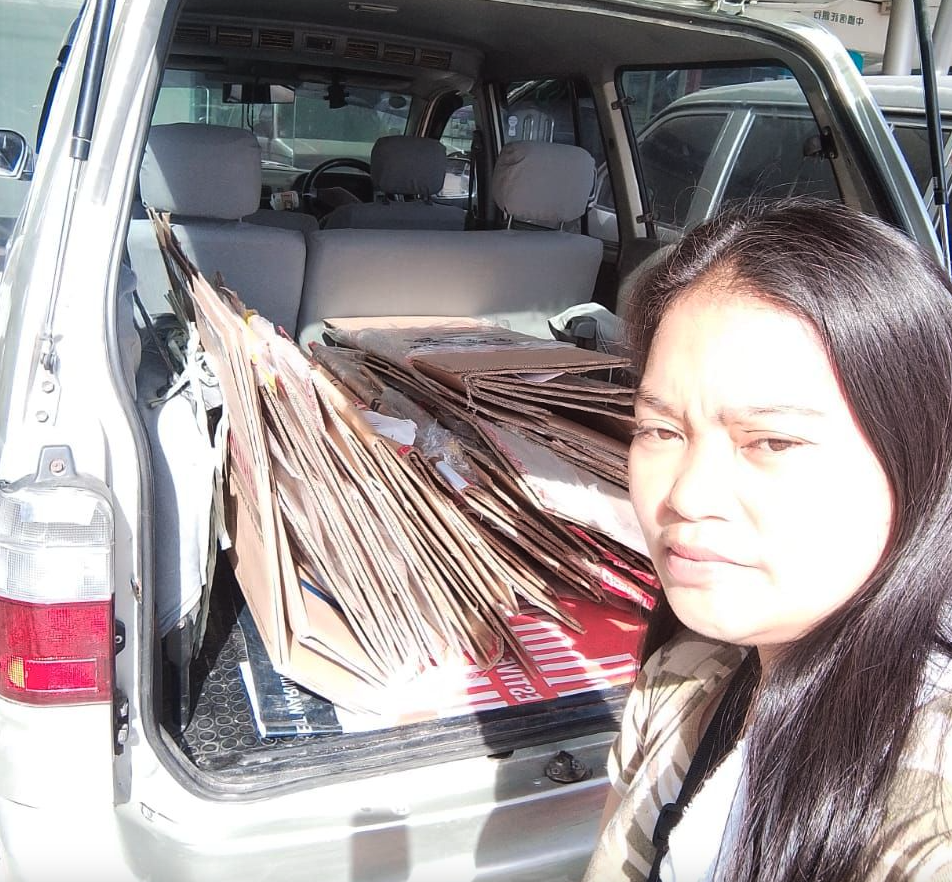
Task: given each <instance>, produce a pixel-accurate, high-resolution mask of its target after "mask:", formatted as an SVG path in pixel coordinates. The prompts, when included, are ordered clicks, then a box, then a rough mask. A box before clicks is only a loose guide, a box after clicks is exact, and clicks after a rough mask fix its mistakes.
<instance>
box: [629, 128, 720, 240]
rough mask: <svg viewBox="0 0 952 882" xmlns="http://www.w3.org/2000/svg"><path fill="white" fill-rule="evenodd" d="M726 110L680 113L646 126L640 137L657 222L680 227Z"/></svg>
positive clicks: (645, 178) (645, 172)
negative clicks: (720, 111)
mask: <svg viewBox="0 0 952 882" xmlns="http://www.w3.org/2000/svg"><path fill="white" fill-rule="evenodd" d="M726 119H727V114H726V113H709V114H705V113H701V114H696V115H695V114H683V115H675V116H670V117H667V118H666V119H663V120H661V121H660V122H659V123H658V124H657V125H656V126H653V127H649V128H648V129H647V130H646V132H645V133H644V137H643V138H642V139H641V140H640V142H639V145H638V150H639V153H640V156H641V171H642V174H643V176H644V182H645V186H646V189H647V203H648V205H650V206H651V214H652V217H653V218H654V220H655V223H656V224H661V225H663V226H665V227H670V228H672V229H673V230H679V229H683V228H684V226H685V225H686V224H687V222H688V213H689V212H690V209H691V201H692V199H693V198H694V194H695V190H696V189H697V187H698V186H699V185H700V182H701V175H702V174H703V173H704V169H705V168H706V167H707V163H708V160H709V159H710V157H711V152H712V151H713V149H714V144H715V142H716V141H717V136H718V135H719V134H720V133H721V129H722V128H723V127H724V122H725V120H726Z"/></svg>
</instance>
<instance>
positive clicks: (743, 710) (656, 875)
mask: <svg viewBox="0 0 952 882" xmlns="http://www.w3.org/2000/svg"><path fill="white" fill-rule="evenodd" d="M755 657H756V656H755V654H754V652H753V651H751V652H749V653H748V654H747V657H746V658H745V659H744V660H743V662H741V665H740V667H739V668H738V669H737V670H736V671H735V672H734V676H733V677H731V681H730V683H729V684H728V685H727V691H726V692H725V693H724V697H723V698H722V699H721V702H720V704H719V705H718V706H717V710H716V711H715V712H714V716H713V717H711V722H710V723H709V724H708V727H707V729H706V730H705V732H704V737H703V738H702V739H701V743H700V744H699V745H698V749H697V753H695V754H694V758H693V759H692V760H691V765H690V767H689V768H688V772H687V774H686V775H685V776H684V783H683V784H682V785H681V791H680V792H679V793H678V798H677V801H675V802H669V803H667V804H666V805H664V806H663V807H662V809H661V814H660V815H658V820H657V822H656V823H655V828H654V834H653V835H652V837H651V841H652V844H653V845H654V847H655V849H656V851H655V859H654V863H652V865H651V872H650V873H649V874H648V878H647V880H646V882H660V878H661V877H660V872H661V862H662V861H663V860H664V856H665V855H666V854H667V853H668V837H669V836H670V835H671V831H672V830H673V829H674V828H675V827H676V826H677V824H678V821H680V820H681V816H682V815H683V814H684V809H685V808H686V807H687V805H688V803H689V802H690V801H691V799H692V798H693V796H694V794H695V793H697V791H698V789H699V788H700V786H701V784H702V783H703V782H704V779H705V778H707V776H708V775H710V774H711V773H712V772H713V771H714V770H715V769H716V768H717V767H718V766H719V765H720V763H721V760H723V759H724V757H726V756H727V754H728V753H730V751H731V749H732V748H733V746H734V745H735V744H736V743H737V739H738V738H739V737H740V732H741V729H742V728H743V725H744V718H745V716H746V715H747V708H748V707H749V706H750V700H751V697H752V696H753V694H754V686H756V685H757V667H756V665H755V663H754V659H755Z"/></svg>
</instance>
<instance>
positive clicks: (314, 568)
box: [157, 219, 654, 719]
mask: <svg viewBox="0 0 952 882" xmlns="http://www.w3.org/2000/svg"><path fill="white" fill-rule="evenodd" d="M157 228H158V233H159V238H160V242H161V243H162V246H163V250H164V251H165V253H166V258H167V261H168V263H169V265H170V270H171V272H170V277H171V278H172V280H173V287H174V286H175V285H176V284H179V285H181V286H184V287H186V288H187V290H188V295H189V297H190V299H191V303H192V304H193V307H194V320H195V323H196V325H197V327H198V331H199V335H200V338H201V340H202V344H203V347H204V349H205V352H206V357H207V360H208V362H209V363H210V365H211V367H212V368H213V370H214V372H215V374H216V376H217V377H218V379H219V381H220V383H221V389H222V398H223V401H224V410H225V414H226V419H227V420H228V436H227V437H228V445H227V450H228V466H227V476H228V480H227V485H226V490H225V496H226V498H225V500H224V504H223V506H222V507H223V510H224V512H225V514H226V518H225V520H226V523H225V528H226V529H227V532H228V535H229V536H230V539H231V542H232V548H231V551H230V554H231V557H232V561H233V564H234V566H235V572H236V575H237V578H238V581H239V584H240V585H241V587H242V591H243V593H244V595H245V597H246V600H247V602H248V607H249V609H250V610H251V612H252V615H253V618H254V620H255V624H256V625H257V627H258V630H259V632H260V634H261V636H262V639H263V641H264V643H265V646H266V647H267V649H268V652H269V655H270V656H271V659H272V662H273V663H274V666H275V669H276V670H277V671H279V672H280V673H282V674H284V675H286V676H288V677H290V678H291V679H293V680H295V681H296V682H298V683H301V684H302V685H304V686H305V687H307V688H308V689H311V690H313V691H315V692H318V693H320V694H321V695H324V696H325V697H327V698H328V699H330V700H331V701H333V702H334V703H335V704H336V705H338V706H339V707H340V708H341V709H343V710H345V711H350V712H358V713H369V714H374V715H377V716H378V717H379V718H381V719H383V718H393V717H399V718H400V719H420V718H423V717H426V716H428V715H429V716H435V715H439V714H440V713H441V712H443V708H444V706H445V704H446V702H445V701H444V700H443V694H444V693H445V696H446V697H447V700H448V697H449V696H451V695H456V694H457V693H458V692H459V678H462V681H464V682H465V680H466V679H467V678H468V677H471V673H472V667H473V666H474V665H475V667H476V668H477V669H480V670H485V669H489V668H491V667H492V666H494V665H498V664H499V663H501V662H506V663H508V664H510V665H512V664H516V665H518V666H520V667H521V668H522V669H524V670H525V671H534V670H535V669H536V660H534V658H533V657H532V655H531V654H530V653H528V652H527V651H526V645H525V642H524V641H521V640H520V639H519V637H518V634H517V632H516V631H515V630H514V625H513V622H517V621H518V622H523V623H524V620H523V619H516V618H515V617H517V616H519V615H520V614H522V615H523V616H524V615H525V612H526V609H527V608H532V609H535V610H536V611H537V612H538V614H540V615H543V614H544V615H545V617H546V620H547V621H553V622H557V623H559V625H560V627H562V628H564V629H565V630H566V631H575V632H581V631H583V630H584V629H583V627H582V625H581V624H580V622H579V620H578V617H577V616H576V615H575V614H574V613H573V610H577V609H586V608H587V605H590V604H591V603H592V602H599V603H602V604H603V608H606V612H610V613H611V615H608V616H606V620H608V619H610V620H612V621H615V622H616V623H617V621H618V620H619V619H621V620H622V621H626V622H627V623H628V625H630V626H631V627H630V628H629V629H628V631H627V632H626V631H625V629H624V628H620V629H616V630H617V633H618V635H619V636H620V637H622V638H623V639H625V640H627V641H628V645H627V646H626V647H624V648H625V649H626V651H630V652H636V647H634V646H632V645H631V642H632V633H633V632H637V631H638V627H639V626H640V621H641V620H640V616H639V614H638V612H637V610H636V609H635V605H634V604H632V603H631V601H634V602H635V604H640V605H641V606H643V607H648V608H650V607H651V606H652V605H653V602H654V594H653V583H652V577H651V576H650V572H649V569H648V566H647V562H646V559H645V558H644V556H643V540H641V538H640V535H639V534H638V532H637V528H636V527H635V526H634V522H633V521H632V520H631V518H630V515H627V516H626V515H625V514H623V507H622V505H621V504H620V500H621V499H622V498H623V494H624V490H623V489H621V487H620V485H619V483H618V481H617V480H616V481H612V480H609V479H607V478H606V476H605V475H604V472H605V471H607V470H604V469H602V468H601V465H602V464H603V460H599V469H598V470H597V472H598V473H597V474H596V473H594V472H585V471H583V470H582V469H581V468H580V466H578V465H576V464H575V462H576V461H577V460H579V459H583V456H582V451H583V449H584V444H586V443H587V444H589V445H594V444H598V445H601V446H602V447H604V448H605V449H606V450H611V451H615V452H617V450H616V447H617V446H620V447H622V448H623V447H624V444H623V442H621V441H620V440H619V439H612V438H610V436H608V435H603V434H602V433H599V432H597V431H596V430H594V429H592V428H590V427H586V426H584V425H582V424H578V428H577V429H576V430H574V431H575V433H576V434H575V435H573V436H571V437H570V438H569V440H568V441H566V442H565V443H566V444H567V445H568V446H570V447H572V448H573V450H574V451H575V453H576V454H577V455H576V456H575V457H574V458H568V457H567V458H564V459H563V458H561V457H559V456H558V455H557V453H558V451H556V450H555V447H554V445H547V443H546V440H547V439H548V438H549V437H550V436H552V435H559V437H561V438H563V439H564V438H565V437H568V436H567V435H566V436H562V435H561V434H560V431H559V428H558V426H559V424H560V422H561V421H565V422H570V420H569V419H568V418H566V417H564V416H560V415H559V414H557V413H555V412H554V410H553V411H548V413H549V414H550V416H548V417H547V416H546V415H545V408H543V407H539V406H536V405H535V404H533V405H532V408H533V410H532V412H531V420H529V421H528V422H529V424H528V425H523V424H522V422H520V421H519V420H515V421H514V420H513V419H512V418H511V417H509V416H508V415H509V414H511V413H513V412H514V411H513V408H514V407H518V406H519V405H518V403H517V402H518V401H519V399H520V393H519V392H518V389H519V387H520V384H524V385H527V386H528V388H529V389H532V388H535V387H536V385H538V383H539V382H540V377H539V374H542V375H543V376H546V375H548V374H550V373H552V372H553V370H555V368H556V366H558V373H559V374H560V375H566V376H570V377H573V378H574V377H575V374H577V373H581V372H583V371H584V370H586V369H587V370H590V369H591V368H592V367H593V366H597V367H606V366H607V367H611V368H614V367H620V366H621V364H622V362H620V361H619V360H614V361H611V363H609V364H607V365H606V364H605V363H602V362H599V363H598V364H597V365H596V364H595V363H594V362H592V360H591V356H592V355H593V354H592V353H585V352H583V351H582V350H577V349H574V348H572V347H568V348H560V349H559V351H558V354H557V355H556V347H550V346H548V345H547V344H545V343H544V341H535V342H534V343H533V342H532V338H525V339H523V340H521V341H519V342H520V345H522V347H523V349H524V351H525V354H526V357H525V358H523V359H520V360H519V362H518V365H517V367H518V370H514V369H513V368H512V366H511V364H512V363H511V362H507V363H506V369H502V367H501V362H500V364H498V365H496V367H499V368H500V369H499V370H493V371H492V372H491V373H489V372H487V375H486V377H484V378H481V377H480V376H479V375H478V372H476V371H473V370H470V369H467V370H465V371H464V370H462V369H460V370H457V371H456V376H457V377H458V382H457V381H454V382H453V383H452V384H451V385H445V384H444V382H443V381H444V380H445V379H446V377H445V376H440V377H439V379H438V378H437V375H438V374H439V372H441V371H442V372H444V373H445V372H446V371H448V370H449V371H452V370H453V365H454V364H456V365H457V367H459V368H462V367H464V366H463V365H462V364H460V363H458V362H454V361H453V359H452V358H448V356H451V355H452V354H453V347H454V346H457V344H458V340H450V341H449V342H448V343H447V342H446V340H445V339H444V341H443V343H441V344H439V345H436V346H434V347H431V351H430V352H429V355H430V356H432V358H433V360H432V361H431V363H430V364H428V365H427V370H421V369H418V365H417V363H416V361H415V360H411V361H410V362H407V360H406V359H405V358H400V357H392V356H391V357H387V354H386V353H385V352H383V351H378V352H377V353H376V354H373V355H371V354H368V353H367V352H366V351H363V350H356V349H345V348H328V347H315V349H314V351H313V352H312V357H311V358H309V357H308V356H307V355H306V354H305V353H304V352H303V351H302V350H301V349H299V348H298V347H297V346H296V345H295V344H294V343H293V342H292V341H291V340H290V339H288V338H286V337H285V336H283V335H282V334H280V333H278V332H276V331H275V330H274V328H273V327H272V326H271V325H270V324H269V323H268V322H267V321H266V320H265V319H263V318H261V317H260V316H257V315H254V314H250V313H247V312H246V310H245V309H244V307H243V305H242V304H241V303H240V301H239V300H238V298H237V297H236V296H235V295H234V294H232V293H231V292H229V291H227V289H224V288H222V287H219V288H218V289H217V290H216V289H215V288H213V287H212V286H211V285H210V284H209V283H208V282H207V281H206V280H205V279H204V278H203V277H202V276H201V275H200V274H199V273H198V272H197V271H196V270H195V268H194V267H193V266H192V265H191V264H190V263H189V262H188V260H187V258H186V257H185V255H184V254H183V253H182V252H181V250H180V249H179V247H178V245H177V243H176V242H175V240H174V238H173V237H172V236H171V233H170V231H169V229H168V226H167V225H165V224H163V223H162V222H161V219H158V223H157ZM464 323H465V322H464ZM404 326H405V327H408V325H406V323H404ZM337 327H338V330H340V326H339V325H338V326H337ZM481 327H482V330H480V331H479V333H480V334H484V333H492V334H502V335H504V336H505V335H507V334H508V333H509V332H506V331H504V330H503V329H487V328H486V327H485V326H481ZM427 333H430V334H432V335H435V336H436V337H441V336H442V337H445V335H443V334H442V332H440V330H439V329H438V328H436V327H434V326H432V325H431V326H429V329H428V331H427ZM414 336H415V337H418V336H419V334H418V332H416V331H415V332H414ZM398 338H399V334H397V335H396V337H394V338H392V340H394V341H396V342H399V339H398ZM538 343H541V344H542V345H541V347H540V348H539V352H538V353H537V354H536V355H535V356H531V355H529V350H530V349H531V348H532V347H533V346H535V345H536V344H538ZM504 345H510V344H508V343H507V344H504ZM497 346H498V343H497ZM384 348H385V347H384ZM492 351H493V350H485V353H484V354H486V355H488V354H489V353H490V352H492ZM540 353H541V356H542V357H541V358H540ZM576 353H578V354H577V355H576ZM470 354H472V353H470ZM579 356H581V358H579ZM371 360H372V361H373V362H374V365H375V367H376V369H375V370H373V369H371V368H370V367H369V365H368V362H370V361H371ZM492 363H493V362H492V359H488V360H487V364H492ZM527 376H528V379H526V377H527ZM481 380H484V381H485V382H481ZM590 382H595V383H597V382H598V381H590ZM487 383H488V385H486V384H487ZM563 385H564V386H566V387H569V386H572V387H573V388H572V389H571V391H570V394H569V395H568V396H567V397H568V398H573V399H574V401H575V402H577V404H578V406H579V407H581V406H586V407H587V405H586V403H585V402H584V395H583V394H582V393H581V392H580V391H579V390H580V389H581V388H582V387H583V386H584V385H586V381H583V382H582V383H579V384H573V383H570V382H564V381H563ZM552 388H555V387H552ZM597 388H598V390H599V391H598V393H596V394H593V396H592V398H593V400H594V401H595V402H596V404H597V408H598V412H595V413H594V414H593V415H594V417H595V418H598V419H602V418H604V419H606V420H608V421H614V422H613V423H612V425H615V424H617V423H619V422H623V421H624V414H623V413H621V414H619V413H618V411H623V410H624V405H619V404H618V403H617V402H618V401H620V400H623V398H624V395H623V393H621V392H609V391H608V390H607V389H603V388H602V386H601V385H599V386H598V387H597ZM602 393H604V394H602ZM546 395H549V392H548V390H547V392H546ZM545 397H546V396H544V395H540V396H538V398H539V399H540V400H543V399H545ZM525 413H526V414H529V411H525ZM582 438H585V439H586V441H581V440H579V439H582ZM603 439H605V440H603ZM604 460H605V461H607V460H608V457H607V456H606V457H605V458H604ZM613 474H614V473H613ZM552 481H554V482H555V483H556V484H561V483H563V482H568V484H570V485H571V488H574V492H575V494H576V495H575V496H574V497H573V496H572V492H569V493H559V492H555V491H553V490H552V488H551V487H550V486H548V485H549V484H550V483H551V482H552ZM571 488H570V490H571ZM579 494H581V495H579ZM603 503H605V504H604V505H603ZM566 515H569V516H568V517H566ZM618 595H621V596H622V597H624V598H626V600H627V606H626V603H625V602H623V601H621V600H620V599H619V597H618ZM562 598H567V599H568V602H566V601H564V600H563V599H562ZM611 598H615V599H614V601H613V603H614V604H615V606H613V607H612V608H611V609H610V610H609V609H607V606H608V605H607V604H605V603H604V602H605V600H606V599H611ZM527 604H528V605H529V607H527ZM619 605H620V608H618V607H619ZM589 618H591V613H590V612H589ZM602 636H603V637H604V635H602ZM619 648H621V647H619ZM599 651H600V652H604V651H605V641H604V640H602V641H601V642H600V643H599ZM434 671H440V672H443V673H445V672H447V671H450V672H458V674H459V678H457V680H456V681H455V682H454V681H453V677H446V676H443V675H442V674H441V675H440V676H434V675H433V672H434ZM632 671H633V665H629V666H627V667H625V666H622V667H621V668H618V670H617V671H616V674H615V679H614V680H610V679H609V680H606V682H609V683H610V685H615V684H616V683H618V682H621V681H620V680H619V679H618V678H619V677H622V678H626V679H630V676H631V674H632ZM599 682H601V681H599ZM441 690H442V691H441Z"/></svg>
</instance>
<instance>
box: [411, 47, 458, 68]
mask: <svg viewBox="0 0 952 882" xmlns="http://www.w3.org/2000/svg"><path fill="white" fill-rule="evenodd" d="M451 58H452V56H451V55H450V53H449V52H440V51H439V50H437V49H421V50H420V62H419V63H420V66H421V67H432V68H434V69H436V70H449V69H450V59H451Z"/></svg>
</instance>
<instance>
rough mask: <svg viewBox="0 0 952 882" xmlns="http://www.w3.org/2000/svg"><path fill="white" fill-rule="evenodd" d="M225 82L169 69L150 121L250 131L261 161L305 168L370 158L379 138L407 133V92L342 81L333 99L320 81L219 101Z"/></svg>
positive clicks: (222, 94)
mask: <svg viewBox="0 0 952 882" xmlns="http://www.w3.org/2000/svg"><path fill="white" fill-rule="evenodd" d="M224 85H225V84H224V82H222V80H221V79H216V78H212V77H211V76H206V75H204V74H201V73H196V72H194V71H168V72H167V73H166V75H165V78H164V79H163V82H162V89H161V91H160V92H159V100H158V103H157V104H156V108H155V114H154V115H153V119H152V121H153V123H154V124H161V123H172V122H194V123H206V124H210V125H224V126H234V127H237V128H246V129H250V130H251V131H252V132H254V133H255V135H257V136H258V141H259V143H260V144H261V158H262V162H264V163H274V164H277V165H282V166H287V167H290V168H294V169H298V170H300V171H307V170H309V169H311V168H314V166H316V165H319V164H320V163H321V162H324V161H325V160H327V159H338V158H344V157H347V158H351V159H362V160H364V161H365V162H366V161H368V160H369V159H370V150H371V148H372V147H373V145H374V141H376V140H377V138H381V137H383V136H385V135H402V134H404V133H405V132H406V128H407V118H408V115H409V108H410V97H409V96H408V95H402V94H399V93H396V92H388V91H384V90H382V89H363V88H354V87H351V86H348V87H347V88H346V89H345V90H343V94H342V95H341V96H340V98H341V99H342V103H338V102H337V101H332V100H331V97H332V93H331V91H330V89H329V87H328V86H327V85H326V84H323V83H313V84H306V85H304V86H301V87H299V88H297V89H295V90H293V91H292V90H285V93H286V94H283V97H284V98H285V99H290V100H285V101H282V102H281V103H261V104H242V103H231V102H228V101H226V100H225V92H224Z"/></svg>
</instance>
